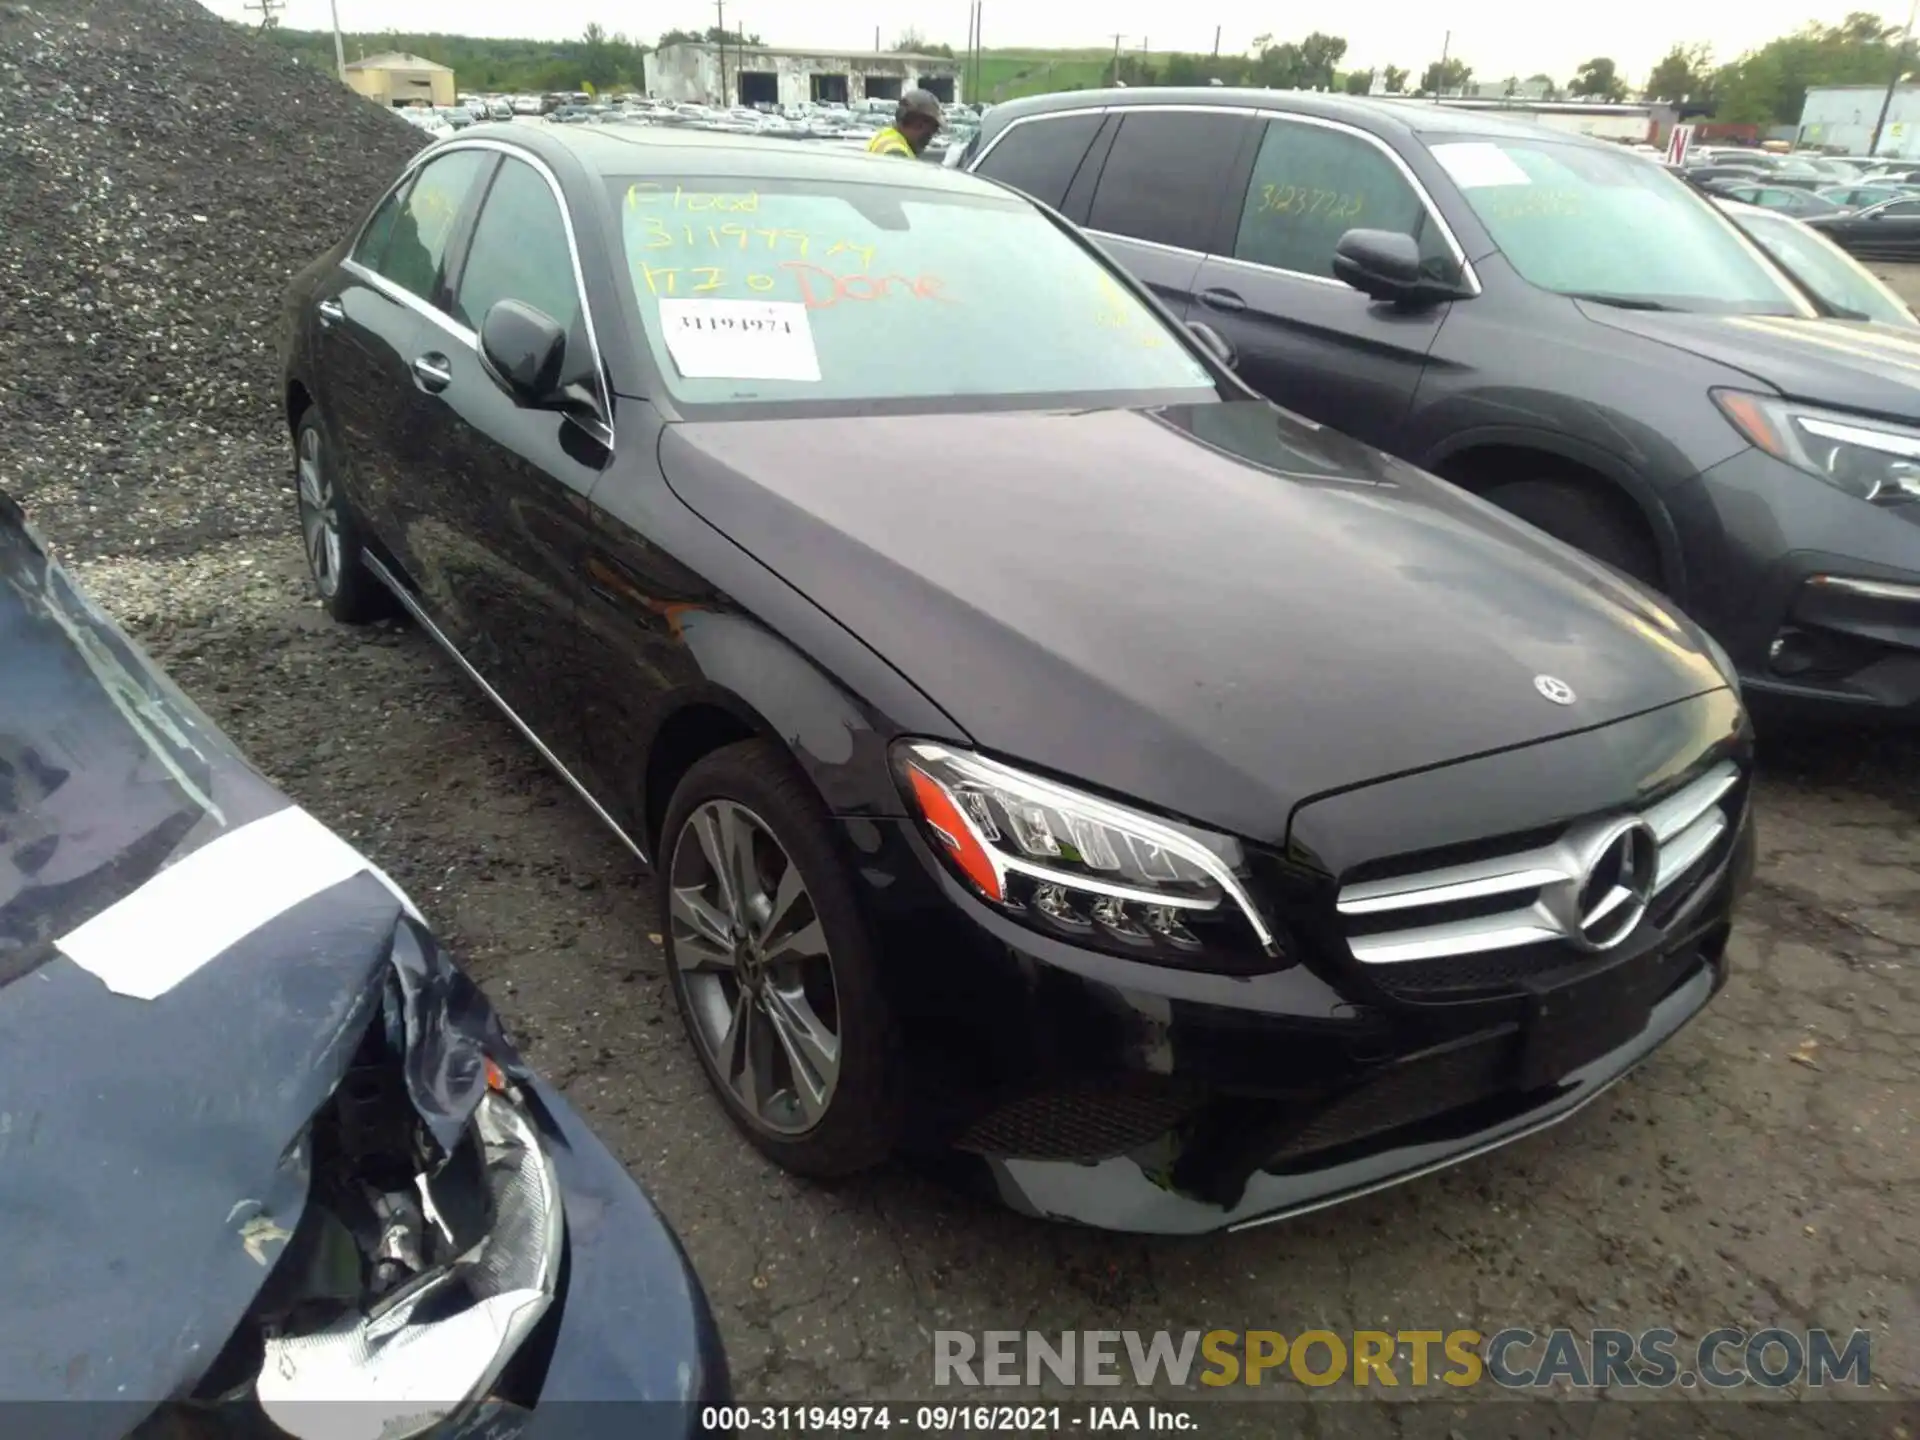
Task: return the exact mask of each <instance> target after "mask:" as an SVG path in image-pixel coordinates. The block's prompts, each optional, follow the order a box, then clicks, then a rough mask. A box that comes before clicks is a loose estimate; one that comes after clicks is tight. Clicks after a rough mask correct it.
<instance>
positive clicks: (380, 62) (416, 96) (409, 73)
mask: <svg viewBox="0 0 1920 1440" xmlns="http://www.w3.org/2000/svg"><path fill="white" fill-rule="evenodd" d="M347 85H348V86H349V87H350V88H351V89H354V90H357V91H359V92H360V94H362V95H364V96H366V97H367V98H368V99H369V100H377V101H378V102H379V103H380V104H382V105H412V104H415V103H416V102H421V101H424V102H425V103H426V104H428V105H451V104H453V101H454V89H453V71H451V70H449V69H448V68H447V67H446V66H444V65H436V64H435V63H434V62H433V61H431V60H427V59H424V58H422V57H421V56H418V55H406V54H402V53H401V52H400V51H397V50H389V51H386V52H385V53H384V54H380V55H369V56H367V57H366V58H365V59H364V60H355V61H353V62H352V63H351V64H349V65H348V66H347Z"/></svg>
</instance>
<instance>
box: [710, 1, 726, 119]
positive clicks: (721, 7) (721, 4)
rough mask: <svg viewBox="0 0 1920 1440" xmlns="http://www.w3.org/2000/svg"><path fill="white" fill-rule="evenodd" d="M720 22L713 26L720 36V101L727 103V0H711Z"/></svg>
mask: <svg viewBox="0 0 1920 1440" xmlns="http://www.w3.org/2000/svg"><path fill="white" fill-rule="evenodd" d="M713 8H714V9H715V10H716V11H717V12H718V13H719V16H720V23H719V24H718V25H715V26H714V27H713V28H714V30H715V32H716V33H717V34H718V35H719V36H720V103H721V104H722V105H724V104H726V103H727V0H713Z"/></svg>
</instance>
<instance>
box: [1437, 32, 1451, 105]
mask: <svg viewBox="0 0 1920 1440" xmlns="http://www.w3.org/2000/svg"><path fill="white" fill-rule="evenodd" d="M1451 49H1453V32H1452V31H1451V30H1449V31H1447V36H1446V39H1444V40H1442V41H1441V42H1440V71H1439V73H1438V74H1437V75H1435V76H1434V77H1433V103H1434V104H1436V105H1438V104H1439V103H1440V92H1441V91H1442V90H1444V89H1446V88H1447V52H1448V51H1449V50H1451Z"/></svg>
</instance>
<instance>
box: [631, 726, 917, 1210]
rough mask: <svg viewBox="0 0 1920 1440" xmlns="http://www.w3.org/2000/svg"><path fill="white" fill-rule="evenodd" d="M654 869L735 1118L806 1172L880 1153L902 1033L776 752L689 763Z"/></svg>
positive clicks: (789, 766) (847, 895)
mask: <svg viewBox="0 0 1920 1440" xmlns="http://www.w3.org/2000/svg"><path fill="white" fill-rule="evenodd" d="M656 875H657V886H658V899H659V905H660V911H661V913H662V914H663V915H664V916H665V917H666V923H665V926H664V929H665V931H666V935H665V940H666V948H667V967H668V973H669V974H670V976H671V977H672V984H673V993H674V998H675V1000H676V1001H677V1002H678V1003H679V1007H680V1016H681V1019H682V1020H683V1021H684V1022H685V1023H686V1028H687V1034H688V1036H689V1038H690V1039H691V1040H692V1041H693V1045H694V1049H695V1051H696V1052H697V1053H698V1054H699V1057H700V1063H701V1065H702V1066H703V1067H704V1068H705V1070H706V1072H707V1078H708V1079H709V1080H710V1081H711V1082H712V1084H713V1088H714V1091H715V1093H716V1094H717V1095H718V1096H719V1098H720V1102H721V1104H722V1105H724V1106H725V1107H726V1110H727V1114H728V1116H729V1117H730V1118H731V1119H732V1120H733V1122H734V1124H735V1125H737V1126H738V1127H739V1128H740V1129H741V1131H742V1132H744V1133H745V1135H746V1136H747V1138H748V1139H749V1140H751V1141H752V1142H753V1144H754V1145H755V1146H757V1147H758V1148H759V1149H760V1150H761V1151H762V1152H763V1153H765V1154H766V1155H767V1156H768V1157H770V1158H771V1159H773V1160H774V1161H776V1162H777V1163H778V1164H780V1165H782V1166H784V1167H785V1168H786V1169H789V1170H792V1171H795V1172H797V1173H799V1174H803V1175H811V1176H815V1177H821V1178H829V1177H834V1176H841V1175H848V1174H852V1173H853V1172H855V1171H858V1170H863V1169H866V1168H867V1167H869V1166H872V1165H875V1164H877V1163H878V1162H880V1161H881V1160H883V1159H885V1158H886V1157H887V1155H888V1154H889V1153H890V1152H891V1151H892V1149H893V1144H894V1140H895V1137H896V1136H897V1135H898V1133H899V1128H900V1116H901V1110H902V1106H901V1093H900V1086H899V1084H898V1083H897V1077H898V1071H899V1061H898V1041H897V1037H896V1035H895V1033H894V1029H893V1022H892V1019H891V1016H890V1012H889V1010H888V1007H887V1004H886V1001H885V999H884V997H883V995H882V994H881V988H880V983H879V976H878V972H877V969H876V960H875V955H874V946H873V943H872V940H871V938H870V937H869V935H868V933H867V926H866V922H865V920H864V918H863V917H862V916H861V914H860V912H859V908H858V905H857V903H856V901H855V899H854V892H853V886H852V881H851V879H850V877H849V875H848V873H847V869H846V865H845V862H844V861H843V860H842V859H841V857H840V854H839V852H838V849H837V847H836V845H835V843H834V836H833V831H832V828H831V821H829V819H828V818H827V814H826V811H825V808H824V807H823V806H822V805H821V804H820V801H819V798H818V797H817V796H816V795H815V794H814V792H813V790H812V788H811V787H810V786H809V785H808V784H807V782H806V780H805V778H804V777H803V776H801V775H800V774H799V773H798V772H797V771H796V770H795V769H794V767H793V763H792V761H791V760H790V759H789V758H788V756H787V755H786V753H785V751H784V750H783V749H782V748H781V747H780V746H778V745H776V744H773V743H772V742H769V741H765V740H749V741H743V742H741V743H739V744H735V745H729V746H726V747H725V748H724V749H721V750H716V751H715V752H714V753H713V754H711V755H708V756H706V757H705V758H704V759H702V760H700V761H699V762H697V763H696V764H695V765H694V766H693V767H692V769H690V770H689V771H688V772H687V774H686V776H685V778H684V779H682V780H681V782H680V785H679V787H678V788H677V789H676V790H675V791H674V794H673V800H672V802H671V803H670V804H669V806H668V808H667V818H666V823H665V824H664V825H663V826H662V827H661V837H660V857H659V861H658V865H657V869H656Z"/></svg>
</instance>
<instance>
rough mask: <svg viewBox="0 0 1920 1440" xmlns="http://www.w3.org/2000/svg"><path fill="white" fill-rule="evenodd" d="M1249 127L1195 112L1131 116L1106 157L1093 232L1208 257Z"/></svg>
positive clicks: (1091, 220)
mask: <svg viewBox="0 0 1920 1440" xmlns="http://www.w3.org/2000/svg"><path fill="white" fill-rule="evenodd" d="M1244 123H1245V122H1244V121H1243V119H1242V118H1241V117H1240V116H1238V115H1208V114H1203V113H1200V112H1196V111H1191V110H1161V111H1144V112H1142V113H1140V114H1138V115H1129V116H1127V118H1126V123H1124V124H1123V125H1121V127H1120V133H1119V134H1118V135H1117V136H1115V137H1114V141H1113V149H1112V150H1110V151H1108V152H1107V163H1106V168H1104V169H1103V170H1101V172H1100V188H1099V189H1098V190H1096V191H1095V192H1094V195H1093V208H1092V209H1091V210H1090V211H1089V212H1088V214H1087V225H1088V227H1089V228H1090V229H1094V230H1106V231H1108V232H1110V233H1112V234H1115V235H1131V236H1133V237H1134V238H1135V239H1137V240H1153V241H1157V242H1158V243H1160V244H1162V245H1178V246H1180V247H1181V248H1182V249H1185V250H1205V249H1207V248H1208V242H1209V241H1210V240H1211V238H1212V233H1213V219H1214V214H1215V211H1216V207H1217V204H1218V201H1219V198H1220V191H1221V188H1222V185H1223V182H1224V177H1225V172H1226V169H1227V167H1228V166H1229V165H1231V164H1232V163H1233V156H1234V148H1235V145H1236V144H1237V142H1238V139H1239V135H1240V127H1241V125H1242V124H1244Z"/></svg>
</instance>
